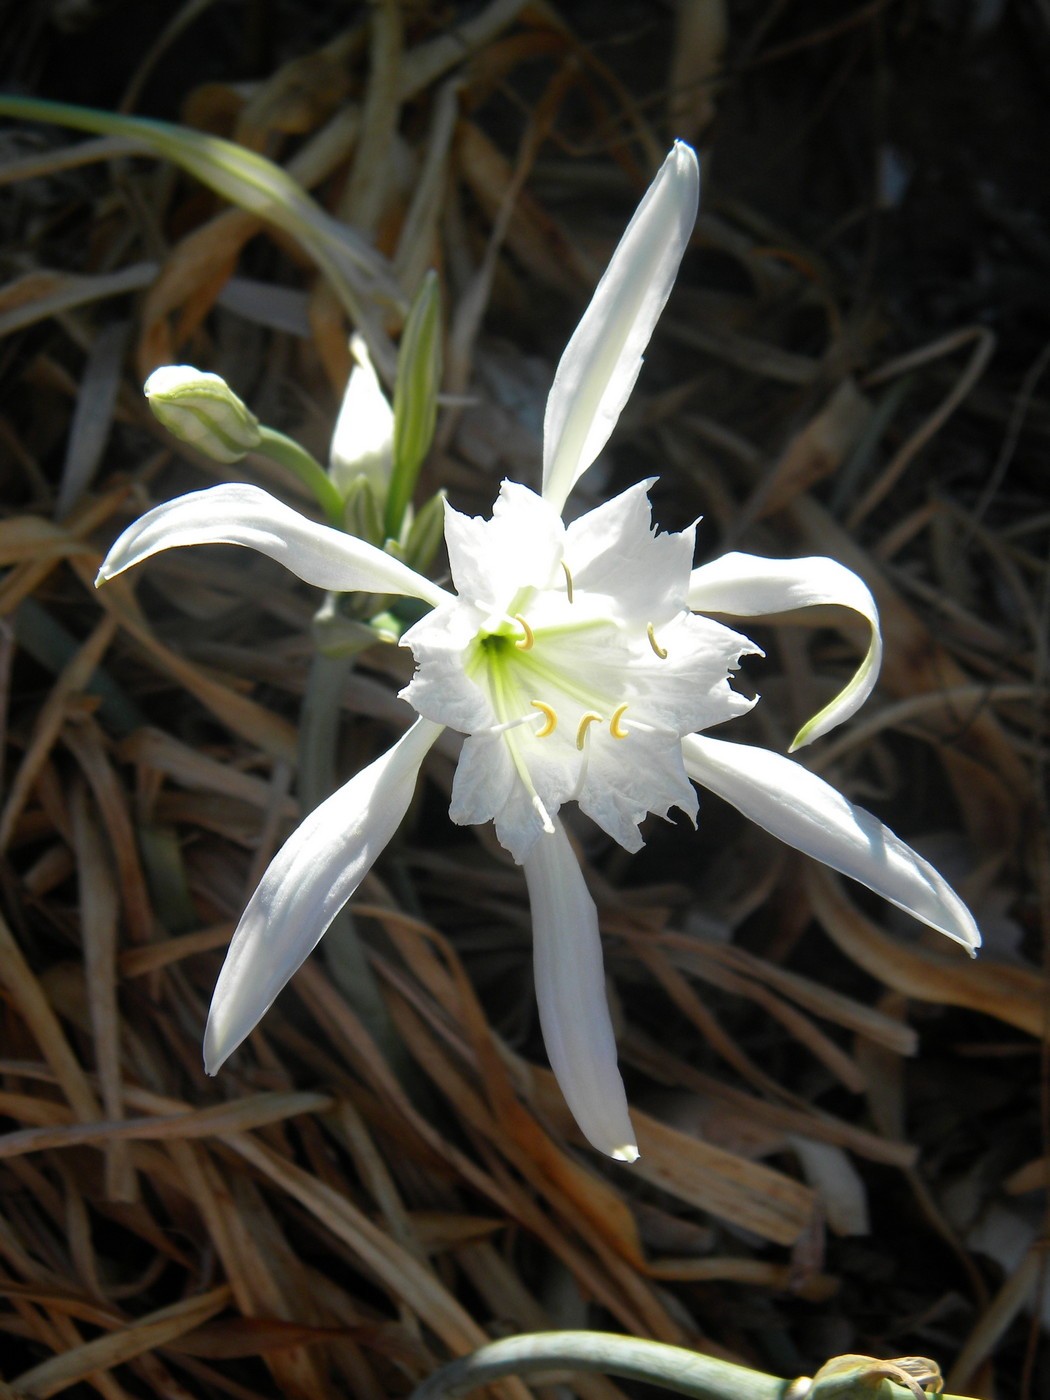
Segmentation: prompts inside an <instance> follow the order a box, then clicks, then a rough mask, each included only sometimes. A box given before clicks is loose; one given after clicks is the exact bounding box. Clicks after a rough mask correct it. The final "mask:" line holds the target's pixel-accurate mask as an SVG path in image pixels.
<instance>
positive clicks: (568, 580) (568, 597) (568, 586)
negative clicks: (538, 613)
mask: <svg viewBox="0 0 1050 1400" xmlns="http://www.w3.org/2000/svg"><path fill="white" fill-rule="evenodd" d="M561 566H562V568H563V569H564V570H565V601H566V602H567V603H571V602H572V574H570V573H569V566H568V564H566V562H565V560H564V559H563V560H562V561H561Z"/></svg>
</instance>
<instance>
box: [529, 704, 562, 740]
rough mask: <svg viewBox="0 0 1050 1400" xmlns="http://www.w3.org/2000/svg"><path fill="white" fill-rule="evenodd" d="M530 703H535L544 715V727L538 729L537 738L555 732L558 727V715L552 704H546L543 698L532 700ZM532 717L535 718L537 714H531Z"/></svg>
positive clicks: (543, 737)
mask: <svg viewBox="0 0 1050 1400" xmlns="http://www.w3.org/2000/svg"><path fill="white" fill-rule="evenodd" d="M529 704H530V705H535V707H536V709H537V710H539V711H540V713H541V714H542V715H543V717H544V725H543V728H542V729H537V730H536V738H537V739H546V737H547V735H548V734H553V733H554V731H555V729H556V728H557V725H558V716H557V715H556V714H555V713H554V710H553V708H552V707H551V706H550V705H545V704H544V703H543V701H542V700H530V701H529ZM530 718H531V719H535V718H536V716H535V715H531V716H530Z"/></svg>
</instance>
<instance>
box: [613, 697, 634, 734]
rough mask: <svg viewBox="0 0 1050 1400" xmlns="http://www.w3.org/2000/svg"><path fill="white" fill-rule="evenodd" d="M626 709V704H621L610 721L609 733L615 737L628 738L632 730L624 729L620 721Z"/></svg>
mask: <svg viewBox="0 0 1050 1400" xmlns="http://www.w3.org/2000/svg"><path fill="white" fill-rule="evenodd" d="M626 709H627V706H626V705H619V706H618V707H617V708H616V710H615V711H614V712H613V717H612V719H611V720H610V721H609V733H610V734H611V735H612V736H613V738H614V739H626V738H627V736H628V734H630V732H631V731H630V730H629V729H624V727H623V725H622V724H621V723H620V721H621V720H622V719H623V715H624V711H625V710H626Z"/></svg>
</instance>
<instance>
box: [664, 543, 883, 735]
mask: <svg viewBox="0 0 1050 1400" xmlns="http://www.w3.org/2000/svg"><path fill="white" fill-rule="evenodd" d="M818 603H837V604H838V605H839V606H841V607H844V608H852V609H853V611H854V612H858V613H860V615H861V616H862V617H864V618H866V619H867V621H868V622H869V623H870V625H871V642H870V644H869V646H868V652H867V655H866V656H865V658H864V660H863V661H862V662H861V663H860V666H859V667H858V668H857V671H856V674H855V675H854V677H853V679H852V680H851V681H850V683H849V684H848V685H847V686H846V687H845V689H844V690H841V691H840V692H839V694H838V695H836V697H835V699H834V700H832V702H831V704H830V705H825V706H824V708H823V709H822V710H821V711H820V713H819V714H816V715H814V716H813V718H812V719H811V720H810V721H809V722H808V723H807V724H804V725H803V726H802V728H801V729H800V730H799V732H798V733H797V734H796V735H795V738H794V740H793V741H792V744H791V748H790V750H789V752H792V753H793V752H794V750H795V749H800V748H802V747H803V745H805V744H811V743H812V742H813V740H814V739H819V738H820V736H821V735H822V734H826V733H827V732H828V730H829V729H834V728H835V726H836V725H837V724H841V723H842V721H843V720H845V719H849V717H850V715H852V714H854V713H855V712H856V711H857V710H859V709H860V707H861V705H863V704H864V701H865V700H866V699H867V698H868V696H869V695H870V694H871V692H872V689H873V687H874V685H875V682H876V680H877V679H878V675H879V668H880V666H881V665H882V632H881V631H880V630H879V614H878V609H877V608H876V606H875V599H874V598H873V597H872V596H871V590H870V589H869V588H868V585H867V584H866V583H865V582H864V580H863V579H861V578H859V577H858V576H857V575H856V574H855V573H854V572H853V570H852V569H847V568H846V566H845V565H844V564H840V563H838V562H837V561H836V560H834V559H825V558H821V557H819V556H818V557H814V558H809V559H764V558H763V557H762V556H761V555H758V554H736V553H734V554H723V555H722V557H721V559H713V560H712V561H711V563H710V564H705V565H704V566H703V567H702V568H699V569H694V570H693V572H692V575H691V576H690V579H689V606H690V608H692V610H693V611H694V612H705V613H707V612H717V613H726V614H728V615H729V616H730V617H762V616H764V615H765V614H766V613H774V612H788V611H790V610H791V609H792V608H808V607H812V606H814V605H815V604H818Z"/></svg>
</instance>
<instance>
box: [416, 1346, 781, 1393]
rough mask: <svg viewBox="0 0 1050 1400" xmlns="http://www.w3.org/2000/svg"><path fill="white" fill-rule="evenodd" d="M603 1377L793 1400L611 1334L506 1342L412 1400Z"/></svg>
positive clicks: (753, 1380)
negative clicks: (558, 1375) (515, 1381)
mask: <svg viewBox="0 0 1050 1400" xmlns="http://www.w3.org/2000/svg"><path fill="white" fill-rule="evenodd" d="M541 1371H601V1372H603V1373H605V1374H606V1375H610V1376H622V1377H624V1379H626V1380H636V1381H647V1382H648V1383H649V1384H651V1385H659V1386H663V1387H664V1388H665V1389H667V1390H673V1391H675V1392H676V1393H677V1394H679V1395H689V1396H693V1397H694V1398H695V1400H786V1397H787V1393H788V1389H789V1387H790V1385H791V1382H790V1381H785V1380H780V1379H779V1378H778V1377H776V1376H767V1375H764V1374H763V1373H762V1372H761V1371H750V1370H748V1369H747V1367H745V1366H734V1365H732V1363H730V1362H728V1361H719V1360H717V1359H716V1358H715V1357H713V1356H702V1355H700V1354H699V1353H698V1352H695V1351H686V1350H684V1349H683V1348H682V1347H672V1346H667V1345H665V1344H664V1343H662V1342H646V1341H639V1340H638V1339H637V1338H634V1337H618V1336H614V1335H613V1334H611V1333H606V1332H535V1333H532V1334H528V1335H525V1336H521V1337H504V1338H502V1339H501V1340H500V1341H498V1342H492V1343H490V1344H489V1345H488V1346H483V1347H479V1348H478V1350H477V1351H475V1352H472V1353H471V1354H470V1356H464V1357H461V1358H460V1359H459V1360H458V1361H453V1362H452V1363H451V1364H450V1365H448V1366H442V1367H441V1369H440V1370H438V1371H435V1372H434V1374H433V1375H432V1376H428V1377H427V1379H426V1380H425V1381H424V1382H423V1384H422V1385H420V1386H418V1387H417V1388H416V1390H415V1392H414V1393H413V1395H412V1400H443V1398H444V1397H446V1396H458V1395H464V1394H466V1392H467V1391H469V1390H473V1389H474V1388H475V1387H476V1386H481V1385H488V1384H489V1383H490V1382H491V1381H495V1380H499V1379H500V1378H501V1377H503V1376H509V1375H519V1376H530V1375H534V1374H536V1373H537V1372H541Z"/></svg>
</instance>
